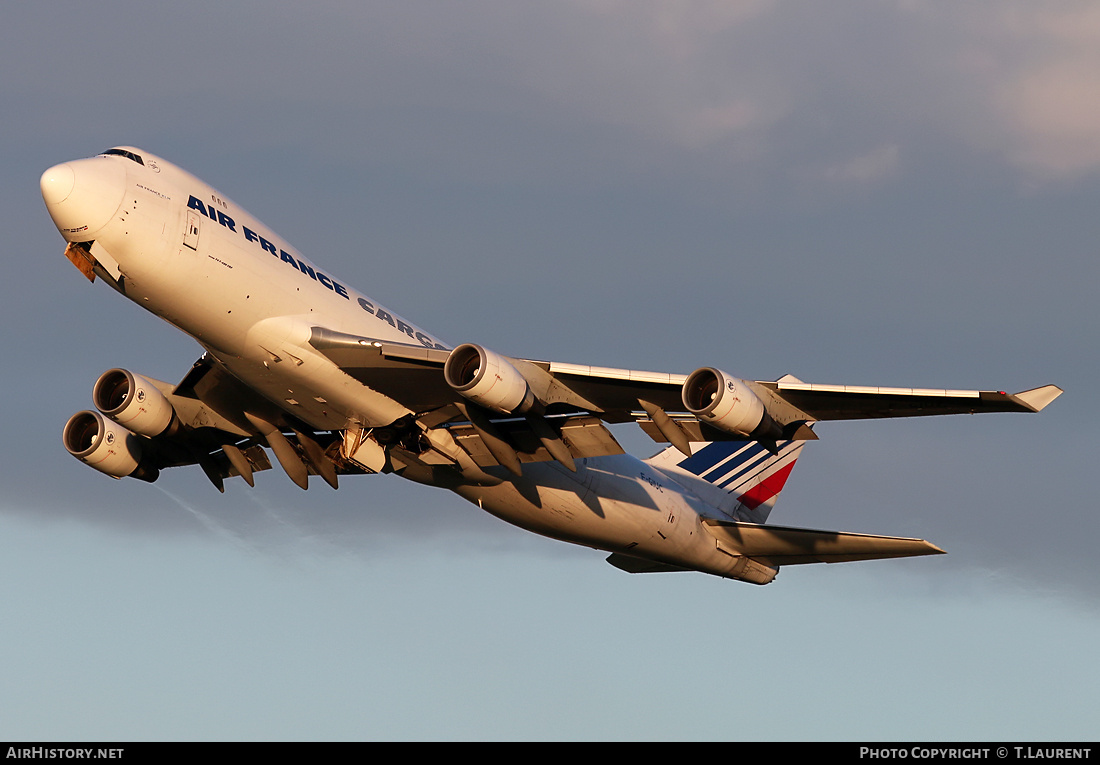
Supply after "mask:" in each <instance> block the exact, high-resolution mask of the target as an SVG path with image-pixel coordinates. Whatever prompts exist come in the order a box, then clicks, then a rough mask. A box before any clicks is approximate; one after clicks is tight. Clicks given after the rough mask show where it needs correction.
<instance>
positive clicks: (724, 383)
mask: <svg viewBox="0 0 1100 765" xmlns="http://www.w3.org/2000/svg"><path fill="white" fill-rule="evenodd" d="M682 396H683V399H684V406H685V407H687V410H688V411H689V412H691V413H692V414H694V415H695V416H696V417H698V418H699V419H700V420H702V421H703V422H705V423H707V424H708V425H713V426H714V427H716V428H718V429H719V430H724V431H725V432H727V433H735V434H737V435H741V436H747V437H756V436H758V435H759V433H757V429H758V428H760V427H761V425H767V426H768V427H767V428H766V429H767V430H769V431H770V430H772V429H773V428H774V423H773V422H772V420H771V418H770V417H768V412H767V409H766V408H765V407H764V402H763V401H761V400H760V398H759V397H758V396H757V395H756V394H755V393H753V392H752V390H750V389H749V386H748V385H746V384H745V381H744V380H742V379H740V378H739V377H734V376H732V375H729V374H726V373H725V372H723V371H722V370H720V369H714V368H712V367H704V368H702V369H696V370H695V371H694V372H692V373H691V374H690V375H689V376H688V379H687V381H686V382H685V383H684V389H683V393H682Z"/></svg>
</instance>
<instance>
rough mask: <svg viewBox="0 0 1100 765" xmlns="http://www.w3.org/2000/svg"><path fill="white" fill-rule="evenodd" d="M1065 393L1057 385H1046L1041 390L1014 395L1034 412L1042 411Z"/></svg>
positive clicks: (1036, 389)
mask: <svg viewBox="0 0 1100 765" xmlns="http://www.w3.org/2000/svg"><path fill="white" fill-rule="evenodd" d="M1063 392H1064V391H1063V390H1062V389H1061V388H1059V387H1058V386H1057V385H1044V386H1043V387H1041V388H1032V389H1031V390H1025V391H1021V392H1019V393H1016V394H1015V395H1013V398H1015V399H1017V400H1018V401H1020V402H1021V403H1022V404H1023V405H1024V406H1026V407H1027V408H1028V409H1030V410H1031V411H1033V412H1038V411H1041V410H1042V409H1043V408H1044V407H1045V406H1046V405H1047V404H1049V403H1050V402H1051V401H1053V400H1054V399H1056V398H1058V397H1059V396H1061V395H1062V393H1063Z"/></svg>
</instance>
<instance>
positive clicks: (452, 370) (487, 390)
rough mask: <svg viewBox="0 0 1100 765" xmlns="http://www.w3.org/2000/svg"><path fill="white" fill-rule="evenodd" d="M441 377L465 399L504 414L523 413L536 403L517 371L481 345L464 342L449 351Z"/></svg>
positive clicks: (499, 356)
mask: <svg viewBox="0 0 1100 765" xmlns="http://www.w3.org/2000/svg"><path fill="white" fill-rule="evenodd" d="M443 377H444V378H445V379H446V380H447V384H448V385H450V386H451V387H452V388H454V389H455V391H456V392H458V393H459V394H461V395H462V396H464V397H465V398H468V399H470V400H471V401H474V402H475V403H478V404H481V406H484V407H486V408H488V409H494V410H496V411H498V412H503V413H504V414H512V413H516V412H525V411H527V410H528V409H530V408H531V406H532V404H534V402H535V397H534V395H532V393H531V389H530V387H529V386H528V385H527V380H526V379H525V378H524V376H523V375H522V374H520V371H519V370H518V369H516V368H515V367H514V366H512V364H511V362H509V361H508V360H507V359H506V358H504V357H503V356H501V355H500V354H499V353H494V352H493V351H490V350H488V349H486V348H482V347H481V346H480V345H474V344H472V343H465V344H463V345H460V346H458V347H457V348H455V349H454V350H453V351H451V355H450V356H448V357H447V363H446V365H444V367H443Z"/></svg>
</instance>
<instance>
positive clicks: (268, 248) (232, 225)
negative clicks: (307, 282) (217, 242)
mask: <svg viewBox="0 0 1100 765" xmlns="http://www.w3.org/2000/svg"><path fill="white" fill-rule="evenodd" d="M187 206H188V207H189V208H190V209H192V210H195V211H196V212H198V213H199V214H200V215H202V216H204V217H206V218H209V219H210V220H212V221H214V222H216V223H218V224H219V225H222V226H225V227H226V228H227V229H229V230H230V231H232V232H233V233H237V228H236V226H237V224H236V222H235V221H234V220H233V219H232V218H230V217H229V216H228V215H226V214H225V213H223V212H222V211H221V210H217V209H215V208H214V206H213V205H209V206H207V205H205V204H203V203H202V200H201V199H198V198H197V197H195V196H193V195H192V196H191V198H190V199H188V200H187ZM241 232H242V233H243V234H244V238H245V241H248V242H252V243H253V244H255V245H257V246H258V247H259V248H260V249H261V250H263V251H265V252H267V253H270V254H271V255H273V256H275V257H276V258H278V259H279V260H281V261H282V262H284V263H286V264H287V265H289V266H291V267H292V268H294V270H296V271H298V272H299V273H301V274H302V275H304V276H308V277H309V278H310V279H313V281H315V282H317V283H319V284H321V285H323V286H324V287H325V289H328V290H331V291H333V292H335V293H336V294H337V295H339V296H340V297H342V298H344V299H345V300H351V295H350V294H348V290H347V287H345V286H344V285H342V284H340V282H338V281H336V280H335V279H333V278H332V277H330V276H327V275H326V274H323V273H321V272H320V271H318V270H317V269H315V268H313V266H311V265H309V264H308V263H306V262H305V261H303V260H298V259H297V258H295V257H294V256H293V255H291V254H290V253H289V252H287V251H286V250H283V249H280V248H278V247H276V246H275V243H274V242H272V241H271V240H270V239H268V238H267V237H264V236H261V235H260V234H257V233H256V232H255V231H253V230H252V229H250V228H249V227H248V226H241ZM358 301H359V306H360V307H361V308H362V309H363V310H364V311H366V312H367V313H369V314H372V315H373V316H374V317H375V318H376V319H379V320H381V321H384V322H386V323H387V324H389V325H390V326H391V327H393V328H394V329H396V330H398V331H400V332H404V333H405V334H406V335H408V336H409V337H411V338H412V339H414V340H416V341H417V342H419V343H420V344H421V345H423V346H424V347H425V348H438V349H440V350H444V351H445V350H448V349H447V347H446V346H445V345H443V344H441V343H437V342H434V341H433V340H432V339H431V338H430V337H428V336H427V335H425V334H424V333H423V332H420V331H417V330H416V328H415V327H411V326H409V325H408V324H406V323H405V322H403V321H401V320H400V319H394V318H393V316H391V315H390V314H389V313H387V312H386V311H384V310H382V309H380V308H379V309H376V308H375V307H374V305H372V304H371V303H370V301H368V300H366V299H365V298H359V299H358Z"/></svg>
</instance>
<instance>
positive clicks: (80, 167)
mask: <svg viewBox="0 0 1100 765" xmlns="http://www.w3.org/2000/svg"><path fill="white" fill-rule="evenodd" d="M39 185H40V186H41V188H42V199H43V201H44V202H45V203H46V209H47V210H48V211H49V213H50V217H51V218H53V222H54V225H55V226H57V230H58V231H60V232H61V235H62V236H63V237H65V239H66V240H67V241H70V242H86V241H89V240H91V239H94V238H95V235H96V233H97V232H98V231H99V230H100V229H102V228H103V227H104V226H106V225H107V224H108V223H110V222H111V219H112V218H113V217H114V215H115V213H116V212H117V211H118V208H119V206H120V205H121V204H122V196H123V194H124V193H125V191H126V170H125V168H124V167H123V166H122V165H121V164H120V163H119V162H118V161H117V160H115V159H112V158H108V157H94V158H92V159H80V160H76V161H73V162H65V163H62V164H60V165H54V166H53V167H51V168H50V169H49V170H47V171H46V172H44V173H43V174H42V179H41V180H40V181H39Z"/></svg>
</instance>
